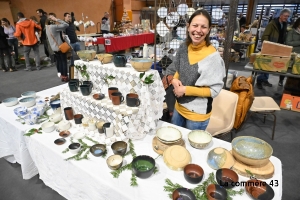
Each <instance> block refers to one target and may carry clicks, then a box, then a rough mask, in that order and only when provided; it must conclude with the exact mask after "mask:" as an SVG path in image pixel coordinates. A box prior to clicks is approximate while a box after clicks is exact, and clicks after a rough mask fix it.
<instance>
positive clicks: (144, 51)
mask: <svg viewBox="0 0 300 200" xmlns="http://www.w3.org/2000/svg"><path fill="white" fill-rule="evenodd" d="M143 58H148V46H147V44H146V43H145V44H144V47H143Z"/></svg>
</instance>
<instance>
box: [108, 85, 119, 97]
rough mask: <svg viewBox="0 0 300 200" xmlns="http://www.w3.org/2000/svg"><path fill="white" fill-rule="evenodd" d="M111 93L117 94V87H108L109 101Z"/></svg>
mask: <svg viewBox="0 0 300 200" xmlns="http://www.w3.org/2000/svg"><path fill="white" fill-rule="evenodd" d="M113 92H119V89H118V88H117V87H109V88H108V96H109V99H111V94H112V93H113Z"/></svg>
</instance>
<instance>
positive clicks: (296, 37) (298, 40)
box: [285, 18, 300, 54]
mask: <svg viewBox="0 0 300 200" xmlns="http://www.w3.org/2000/svg"><path fill="white" fill-rule="evenodd" d="M285 44H286V45H289V46H292V47H293V52H296V53H298V54H300V18H298V19H297V20H296V22H295V23H294V24H293V26H292V30H290V31H289V32H288V33H287V37H286V40H285Z"/></svg>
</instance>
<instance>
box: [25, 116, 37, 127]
mask: <svg viewBox="0 0 300 200" xmlns="http://www.w3.org/2000/svg"><path fill="white" fill-rule="evenodd" d="M23 119H24V122H25V124H27V125H34V124H36V121H37V119H38V116H37V115H36V114H30V115H26V116H25V117H24V118H23Z"/></svg>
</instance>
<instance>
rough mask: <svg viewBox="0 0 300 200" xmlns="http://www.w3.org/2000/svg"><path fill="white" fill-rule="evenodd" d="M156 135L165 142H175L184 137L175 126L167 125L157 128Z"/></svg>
mask: <svg viewBox="0 0 300 200" xmlns="http://www.w3.org/2000/svg"><path fill="white" fill-rule="evenodd" d="M156 137H157V139H158V140H160V141H161V142H163V143H174V142H176V141H178V140H180V139H181V138H182V134H181V132H180V131H179V130H178V129H176V128H174V127H171V126H165V127H161V128H159V129H157V131H156Z"/></svg>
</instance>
